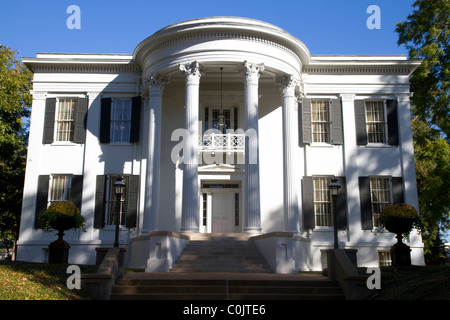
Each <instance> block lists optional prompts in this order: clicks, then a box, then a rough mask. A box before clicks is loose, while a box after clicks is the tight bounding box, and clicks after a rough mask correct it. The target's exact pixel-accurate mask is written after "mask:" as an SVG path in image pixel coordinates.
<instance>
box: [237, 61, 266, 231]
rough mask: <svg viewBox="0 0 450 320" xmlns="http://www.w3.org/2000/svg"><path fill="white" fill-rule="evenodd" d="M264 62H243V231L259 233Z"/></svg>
mask: <svg viewBox="0 0 450 320" xmlns="http://www.w3.org/2000/svg"><path fill="white" fill-rule="evenodd" d="M263 71H264V64H252V63H248V62H247V61H245V62H244V68H243V69H242V72H241V73H242V75H243V76H244V88H245V125H246V137H245V140H246V141H245V186H244V187H245V195H246V202H245V225H244V232H248V233H260V232H261V231H262V228H261V210H260V190H259V142H258V81H259V75H260V73H261V72H263Z"/></svg>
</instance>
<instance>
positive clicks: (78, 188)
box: [70, 175, 83, 212]
mask: <svg viewBox="0 0 450 320" xmlns="http://www.w3.org/2000/svg"><path fill="white" fill-rule="evenodd" d="M82 196H83V176H82V175H75V176H72V187H71V189H70V201H71V202H73V203H74V204H75V206H76V207H77V208H78V209H80V212H81V200H82Z"/></svg>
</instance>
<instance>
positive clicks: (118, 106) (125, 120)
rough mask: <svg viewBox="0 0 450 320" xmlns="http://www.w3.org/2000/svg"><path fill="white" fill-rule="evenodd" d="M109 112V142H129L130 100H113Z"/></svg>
mask: <svg viewBox="0 0 450 320" xmlns="http://www.w3.org/2000/svg"><path fill="white" fill-rule="evenodd" d="M111 111H112V112H111V142H129V141H130V130H131V100H130V99H121V100H114V101H113V104H112V110H111Z"/></svg>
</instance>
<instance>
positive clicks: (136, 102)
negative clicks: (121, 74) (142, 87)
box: [130, 96, 142, 143]
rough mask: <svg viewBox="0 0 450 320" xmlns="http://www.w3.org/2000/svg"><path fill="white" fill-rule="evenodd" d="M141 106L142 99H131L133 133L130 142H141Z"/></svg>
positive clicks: (131, 132)
mask: <svg viewBox="0 0 450 320" xmlns="http://www.w3.org/2000/svg"><path fill="white" fill-rule="evenodd" d="M141 104H142V98H141V97H140V96H139V97H133V98H132V99H131V131H130V142H132V143H133V142H139V135H140V127H141Z"/></svg>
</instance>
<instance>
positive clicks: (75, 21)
mask: <svg viewBox="0 0 450 320" xmlns="http://www.w3.org/2000/svg"><path fill="white" fill-rule="evenodd" d="M66 13H69V14H70V16H69V17H68V18H67V21H66V26H67V29H70V30H72V29H81V9H80V7H79V6H77V5H74V4H72V5H70V6H68V7H67V10H66Z"/></svg>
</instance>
